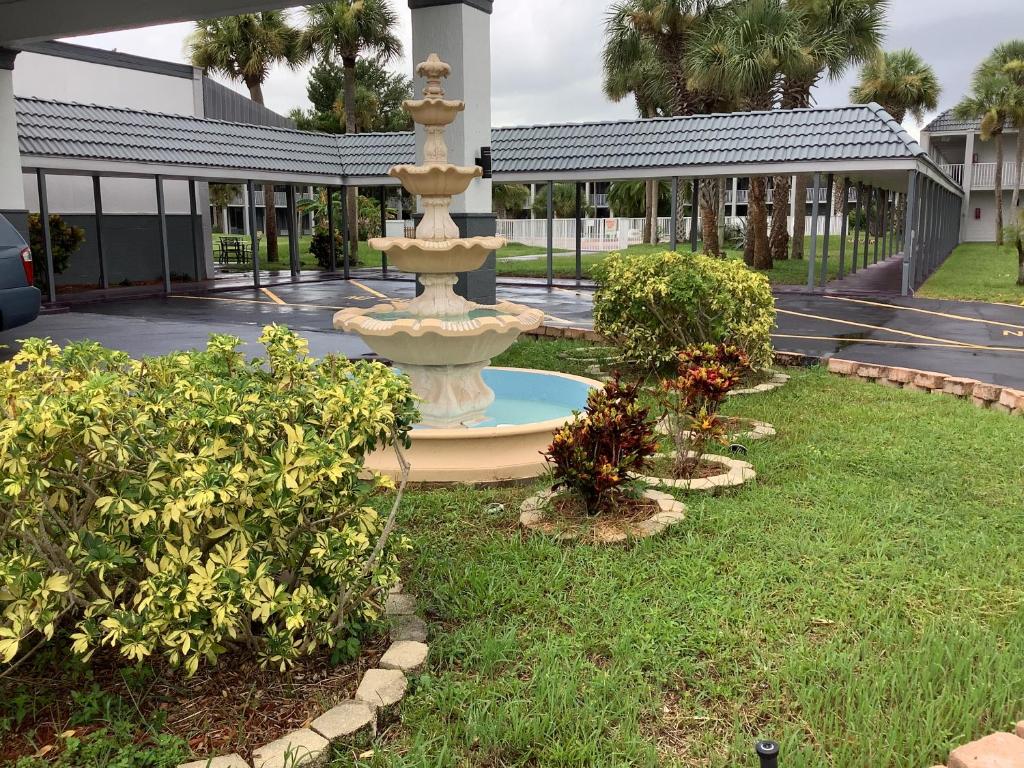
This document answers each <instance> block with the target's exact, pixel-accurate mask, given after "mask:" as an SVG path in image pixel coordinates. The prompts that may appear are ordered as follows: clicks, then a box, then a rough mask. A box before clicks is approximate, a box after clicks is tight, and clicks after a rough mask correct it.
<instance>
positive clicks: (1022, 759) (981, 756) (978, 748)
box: [935, 720, 1024, 768]
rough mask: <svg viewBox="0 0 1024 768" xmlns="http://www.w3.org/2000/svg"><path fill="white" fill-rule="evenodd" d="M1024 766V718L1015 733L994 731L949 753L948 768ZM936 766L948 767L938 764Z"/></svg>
mask: <svg viewBox="0 0 1024 768" xmlns="http://www.w3.org/2000/svg"><path fill="white" fill-rule="evenodd" d="M1022 766H1024V720H1021V721H1020V722H1019V723H1017V728H1016V730H1015V731H1014V733H1007V732H1005V731H1002V732H999V733H993V734H992V735H990V736H986V737H985V738H983V739H978V740H977V741H972V742H971V743H970V744H964V745H963V746H962V747H957V748H956V749H954V750H953V751H952V752H950V753H949V766H948V768H1021V767H1022ZM935 768H946V767H945V766H941V765H937V766H935Z"/></svg>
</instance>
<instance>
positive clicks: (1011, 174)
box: [971, 162, 1017, 189]
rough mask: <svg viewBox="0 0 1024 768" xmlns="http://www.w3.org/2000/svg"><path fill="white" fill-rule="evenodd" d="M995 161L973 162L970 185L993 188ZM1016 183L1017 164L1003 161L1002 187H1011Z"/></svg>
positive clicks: (978, 187)
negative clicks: (972, 174)
mask: <svg viewBox="0 0 1024 768" xmlns="http://www.w3.org/2000/svg"><path fill="white" fill-rule="evenodd" d="M996 165H997V163H975V164H974V176H973V182H972V184H971V186H973V187H974V188H975V189H995V186H996ZM1016 183H1017V164H1016V163H1014V162H1010V163H1003V189H1012V188H1013V185H1014V184H1016Z"/></svg>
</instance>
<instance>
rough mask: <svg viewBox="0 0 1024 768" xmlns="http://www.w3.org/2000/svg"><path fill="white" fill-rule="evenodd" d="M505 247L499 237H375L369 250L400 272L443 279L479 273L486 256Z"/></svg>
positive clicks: (503, 241)
mask: <svg viewBox="0 0 1024 768" xmlns="http://www.w3.org/2000/svg"><path fill="white" fill-rule="evenodd" d="M504 245H505V240H504V239H502V238H500V237H469V238H464V239H459V240H412V239H409V238H405V237H375V238H373V239H372V240H370V247H371V248H373V249H374V250H375V251H382V252H383V253H385V254H387V257H388V263H389V264H390V265H391V266H393V267H395V268H396V269H400V270H402V271H403V272H416V273H419V274H424V275H445V274H455V273H458V272H472V271H473V270H475V269H480V267H481V266H483V263H484V262H485V261H487V256H488V255H489V254H490V253H491V252H492V251H496V250H498V249H499V248H501V247H502V246H504Z"/></svg>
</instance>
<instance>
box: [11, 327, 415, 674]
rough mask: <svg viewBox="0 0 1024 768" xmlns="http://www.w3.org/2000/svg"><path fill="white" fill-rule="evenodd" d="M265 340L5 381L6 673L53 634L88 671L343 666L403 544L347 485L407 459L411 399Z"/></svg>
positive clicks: (59, 356)
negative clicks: (320, 657)
mask: <svg viewBox="0 0 1024 768" xmlns="http://www.w3.org/2000/svg"><path fill="white" fill-rule="evenodd" d="M261 341H262V342H263V343H264V345H265V346H266V349H267V354H266V357H261V358H256V359H254V360H251V361H247V360H246V359H245V358H244V356H243V355H242V354H241V353H240V352H239V351H238V345H239V343H240V342H239V340H238V339H236V338H233V337H229V336H213V337H211V340H210V343H209V345H208V348H207V350H206V351H203V352H190V353H177V354H171V355H168V356H166V357H161V358H155V359H149V360H145V361H135V360H131V359H129V358H128V356H127V355H124V354H122V353H119V352H113V351H110V350H107V349H104V348H102V347H100V346H99V345H97V344H94V343H79V344H72V345H69V346H67V347H65V348H64V349H60V348H58V347H57V346H55V345H53V344H51V343H50V342H49V340H47V339H31V340H29V341H27V342H25V343H24V345H23V347H22V349H21V351H20V352H18V354H16V355H15V356H14V358H13V359H12V360H10V361H9V362H6V363H2V364H0V416H2V420H0V525H2V526H3V536H2V537H0V661H2V662H3V663H9V662H12V661H16V660H17V659H18V658H19V657H20V656H21V655H23V654H25V653H26V652H28V651H29V650H31V649H32V648H33V647H35V646H36V645H37V644H38V643H39V642H40V641H43V642H45V641H46V640H49V639H50V638H52V637H53V636H54V633H55V631H56V629H57V627H58V625H60V624H61V623H62V622H63V623H64V624H66V625H69V626H70V627H71V629H70V632H71V637H72V639H73V643H72V648H73V651H74V652H75V653H77V654H79V655H81V656H83V657H85V658H88V657H89V656H90V655H91V654H92V653H93V652H94V651H95V650H96V649H97V648H98V647H100V646H110V647H113V648H115V649H117V651H118V652H119V653H120V654H121V655H122V656H123V657H125V658H127V659H130V660H141V659H145V658H146V657H148V656H151V655H152V654H163V655H164V656H165V657H166V658H167V659H168V660H169V661H170V663H171V664H174V665H180V666H182V667H184V669H185V670H186V671H187V672H190V673H191V672H194V671H195V670H196V669H197V668H198V666H199V664H200V662H201V661H202V660H203V659H206V660H208V661H210V662H213V661H215V660H216V658H217V657H218V656H219V655H220V654H221V653H223V652H224V651H225V650H227V649H229V648H232V647H234V648H240V649H248V650H249V651H251V652H252V653H254V654H257V655H258V656H259V657H260V658H261V659H262V661H263V662H264V663H265V664H270V665H275V666H282V667H283V666H285V665H287V664H288V663H289V662H290V661H292V660H294V659H296V658H298V657H300V656H302V655H305V654H309V653H312V652H314V651H318V650H321V649H335V651H336V652H337V653H339V654H341V655H344V654H346V653H349V652H351V651H353V650H354V648H355V647H356V646H357V643H358V641H357V639H356V638H357V636H358V633H359V631H360V630H361V629H362V628H363V627H364V626H365V625H366V624H367V623H368V622H372V621H374V620H376V619H377V618H378V615H379V609H380V599H379V597H378V593H379V592H381V593H384V594H386V588H387V587H388V586H389V585H390V584H391V583H392V582H393V581H394V579H395V577H396V571H395V569H396V565H395V556H396V552H397V550H398V549H399V548H401V547H402V546H404V545H405V544H404V541H403V540H402V539H400V538H395V539H392V540H390V541H387V540H386V539H387V534H388V530H387V528H388V526H387V524H386V522H387V521H386V519H383V518H382V517H381V516H379V515H378V513H377V511H376V510H375V508H374V506H373V505H371V504H370V503H369V495H370V494H373V493H379V492H380V486H381V485H382V484H384V481H374V482H369V483H367V482H363V481H360V479H359V474H360V471H361V469H362V467H363V459H364V456H365V455H366V453H367V452H368V451H370V450H372V449H374V448H376V447H378V446H382V445H385V444H387V443H389V442H390V441H392V440H397V441H402V442H404V441H406V440H407V433H408V430H409V429H410V427H411V425H412V424H413V422H414V420H415V417H416V416H415V407H414V401H413V397H412V393H411V390H410V387H409V383H408V381H407V380H406V379H405V378H403V377H399V376H397V375H395V374H393V373H392V372H391V371H389V370H388V369H387V368H386V367H384V366H383V365H380V364H377V363H357V364H352V363H350V362H348V361H347V360H344V359H340V358H326V359H324V360H322V361H314V360H313V359H311V358H309V357H308V355H307V344H306V342H305V341H304V340H303V339H301V338H299V337H297V336H296V335H295V334H293V333H292V332H291V331H289V330H287V329H286V328H282V327H279V326H268V327H267V328H266V329H265V330H264V333H263V336H262V337H261ZM387 485H391V486H393V484H390V483H388V484H387ZM378 543H380V544H381V546H380V547H379V548H378V547H377V545H378ZM375 549H377V551H378V556H376V557H375V556H374V554H373V553H374V551H375Z"/></svg>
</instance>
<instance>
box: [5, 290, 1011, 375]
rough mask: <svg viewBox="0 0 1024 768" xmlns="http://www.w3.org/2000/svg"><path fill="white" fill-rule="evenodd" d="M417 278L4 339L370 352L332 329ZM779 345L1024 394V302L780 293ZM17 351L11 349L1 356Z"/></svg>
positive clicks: (178, 303) (564, 304)
mask: <svg viewBox="0 0 1024 768" xmlns="http://www.w3.org/2000/svg"><path fill="white" fill-rule="evenodd" d="M413 291H414V284H413V283H412V282H411V281H409V280H395V279H389V280H382V279H380V278H379V276H378V277H377V278H375V279H372V278H369V277H361V279H357V280H352V281H349V282H346V281H342V280H332V281H325V282H318V283H302V284H289V285H276V286H272V287H270V288H266V289H263V290H255V289H253V288H241V289H238V290H232V291H218V292H216V293H207V294H202V295H176V296H171V297H169V298H146V299H123V300H118V301H107V302H104V303H94V304H82V305H78V306H76V307H75V308H74V309H73V310H72V311H71V312H68V313H65V314H56V315H45V316H42V317H40V318H39V319H38V320H37V321H36V322H35V323H33V324H31V325H29V326H25V327H23V328H17V329H14V330H12V331H6V332H4V333H0V344H7V345H16V343H17V339H21V338H25V337H26V336H50V337H51V338H53V339H54V341H56V342H58V343H61V344H63V343H66V342H68V341H71V340H76V339H95V340H97V341H100V342H101V343H103V344H105V345H107V346H111V347H114V348H116V349H121V350H124V351H125V352H128V353H129V354H132V355H134V356H143V355H158V354H164V353H167V352H171V351H174V350H179V349H192V348H199V347H202V346H204V345H205V344H206V340H207V338H208V337H209V335H210V334H211V333H228V334H233V335H235V336H238V337H240V338H242V339H243V341H244V342H245V343H246V351H247V352H248V353H249V354H257V353H258V352H259V347H258V344H257V343H256V340H257V339H258V338H259V335H260V333H261V331H262V328H263V326H264V325H267V324H269V323H280V324H283V325H287V326H289V327H291V328H294V329H295V330H297V331H299V332H300V333H301V334H302V335H303V336H305V337H306V338H307V339H309V342H310V350H311V352H312V353H313V354H314V355H316V356H322V355H326V354H329V353H337V354H343V355H346V356H348V357H359V356H361V355H365V354H368V353H370V349H369V348H368V347H367V346H366V345H365V344H363V342H362V341H361V340H360V339H359V338H357V337H355V336H352V335H350V334H344V333H340V332H338V331H335V330H334V329H333V327H332V319H333V316H334V313H335V312H337V311H338V310H339V309H342V308H345V307H353V306H360V307H370V306H372V305H374V304H376V303H378V302H380V301H383V300H385V299H386V298H409V297H411V296H412V295H413ZM498 297H499V298H500V299H507V300H509V301H514V302H518V303H521V304H526V305H528V306H532V307H537V308H539V309H543V310H544V312H545V313H546V318H547V319H546V322H547V323H548V324H549V325H559V326H566V327H577V328H591V327H593V321H592V292H591V291H590V290H588V289H587V288H581V289H575V288H571V287H556V288H553V289H550V290H549V289H548V288H547V287H545V285H544V284H543V282H538V281H524V282H523V283H521V284H518V285H510V284H507V283H504V282H502V283H500V284H499V286H498ZM776 305H777V311H778V321H777V322H778V327H777V329H776V333H775V335H774V341H775V346H776V348H777V349H779V350H783V351H788V352H799V353H801V354H804V355H809V356H813V357H824V356H831V355H834V356H839V357H844V358H849V359H853V360H858V361H862V362H866V363H878V364H882V365H899V366H905V367H908V368H919V369H925V370H932V371H938V372H941V373H946V374H949V375H953V376H966V377H970V378H975V379H980V380H982V381H989V382H992V383H995V384H1001V385H1004V386H1015V387H1018V388H1022V389H1024V307H1017V306H1011V305H1000V304H986V303H982V302H956V301H938V300H928V299H900V298H885V297H854V296H844V295H821V294H817V295H806V294H796V293H790V292H787V293H780V294H778V295H777V296H776ZM9 354H10V350H0V358H2V357H3V356H4V355H9Z"/></svg>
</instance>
